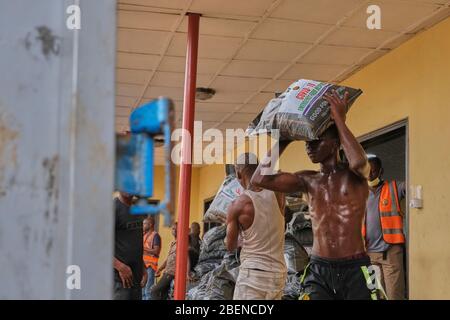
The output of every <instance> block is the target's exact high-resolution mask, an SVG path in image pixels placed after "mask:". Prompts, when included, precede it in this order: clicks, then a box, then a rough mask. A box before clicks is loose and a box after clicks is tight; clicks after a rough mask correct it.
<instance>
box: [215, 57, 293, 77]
mask: <svg viewBox="0 0 450 320" xmlns="http://www.w3.org/2000/svg"><path fill="white" fill-rule="evenodd" d="M285 66H286V63H283V62H260V61H250V60H233V61H231V63H230V64H229V65H228V66H227V67H226V68H225V69H224V70H223V71H222V72H221V74H222V75H227V76H241V77H254V78H273V77H274V76H275V75H276V74H277V73H278V72H280V70H281V69H282V68H283V67H285Z"/></svg>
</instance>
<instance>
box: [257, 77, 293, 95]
mask: <svg viewBox="0 0 450 320" xmlns="http://www.w3.org/2000/svg"><path fill="white" fill-rule="evenodd" d="M295 80H297V79H295ZM292 82H293V80H284V79H280V80H273V81H272V82H271V83H270V84H269V85H268V86H267V87H265V88H264V91H270V92H284V91H285V90H286V89H287V88H288V87H289V86H290V85H291V83H292Z"/></svg>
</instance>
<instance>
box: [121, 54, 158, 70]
mask: <svg viewBox="0 0 450 320" xmlns="http://www.w3.org/2000/svg"><path fill="white" fill-rule="evenodd" d="M116 59H117V67H118V68H124V69H143V70H154V69H155V68H156V66H157V63H158V61H159V56H158V55H150V54H138V53H127V52H118V53H117V56H116Z"/></svg>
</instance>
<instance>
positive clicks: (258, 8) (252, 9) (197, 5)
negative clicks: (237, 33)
mask: <svg viewBox="0 0 450 320" xmlns="http://www.w3.org/2000/svg"><path fill="white" fill-rule="evenodd" d="M272 2H273V0H245V1H242V0H226V1H224V0H194V2H193V4H192V6H191V7H190V11H191V12H198V13H202V14H208V15H237V16H239V15H241V16H253V17H260V16H262V15H263V14H264V12H265V11H266V10H267V9H268V8H269V6H270V5H271V4H272Z"/></svg>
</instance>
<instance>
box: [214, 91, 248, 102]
mask: <svg viewBox="0 0 450 320" xmlns="http://www.w3.org/2000/svg"><path fill="white" fill-rule="evenodd" d="M251 94H252V92H247V91H241V92H235V91H217V92H216V94H215V95H214V97H212V98H211V99H210V100H208V101H209V102H219V103H221V102H224V103H243V102H244V101H245V100H246V99H247V98H248V97H249V96H250V95H251Z"/></svg>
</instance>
